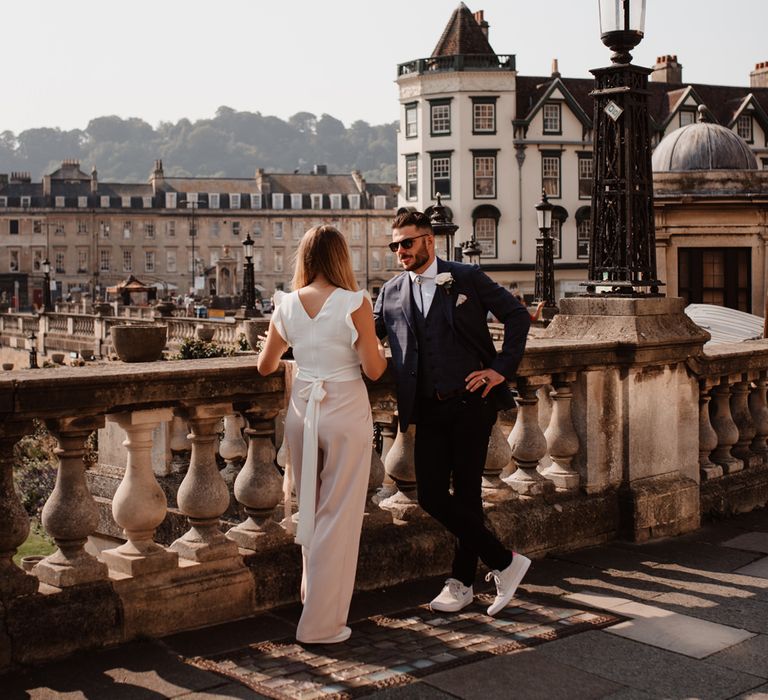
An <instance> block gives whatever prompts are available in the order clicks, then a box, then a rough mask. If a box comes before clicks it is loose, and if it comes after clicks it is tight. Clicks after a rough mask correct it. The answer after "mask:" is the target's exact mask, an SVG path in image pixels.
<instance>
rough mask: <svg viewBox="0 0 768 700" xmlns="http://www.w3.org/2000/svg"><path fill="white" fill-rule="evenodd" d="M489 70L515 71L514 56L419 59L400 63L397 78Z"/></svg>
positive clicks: (462, 56) (456, 56) (474, 55)
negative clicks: (424, 74)
mask: <svg viewBox="0 0 768 700" xmlns="http://www.w3.org/2000/svg"><path fill="white" fill-rule="evenodd" d="M489 70H503V71H513V70H515V56H514V55H513V54H504V55H495V54H491V55H487V54H455V55H453V56H435V57H430V58H417V59H415V60H413V61H408V62H407V63H400V64H399V65H398V66H397V77H398V78H400V77H402V76H405V75H421V74H423V73H438V72H446V71H489Z"/></svg>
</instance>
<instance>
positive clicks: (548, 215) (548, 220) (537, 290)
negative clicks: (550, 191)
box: [533, 190, 557, 318]
mask: <svg viewBox="0 0 768 700" xmlns="http://www.w3.org/2000/svg"><path fill="white" fill-rule="evenodd" d="M553 208H554V207H553V206H552V203H551V202H550V201H549V200H548V199H547V193H546V192H545V191H544V190H542V191H541V201H540V202H539V203H538V204H537V205H536V221H537V223H538V226H539V231H540V232H541V236H539V237H538V238H537V239H536V267H535V273H534V274H535V287H534V293H533V296H534V301H543V302H544V309H543V314H544V318H552V316H554V315H555V314H556V313H557V304H556V303H555V254H554V246H555V242H554V240H553V239H552V236H551V235H550V231H551V229H552V209H553Z"/></svg>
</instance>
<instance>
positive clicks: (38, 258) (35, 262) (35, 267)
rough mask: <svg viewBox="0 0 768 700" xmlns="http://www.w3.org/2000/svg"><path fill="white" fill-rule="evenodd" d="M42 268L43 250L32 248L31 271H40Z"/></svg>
mask: <svg viewBox="0 0 768 700" xmlns="http://www.w3.org/2000/svg"><path fill="white" fill-rule="evenodd" d="M42 269H43V251H42V249H41V248H34V249H33V250H32V271H33V272H40V271H41V270H42Z"/></svg>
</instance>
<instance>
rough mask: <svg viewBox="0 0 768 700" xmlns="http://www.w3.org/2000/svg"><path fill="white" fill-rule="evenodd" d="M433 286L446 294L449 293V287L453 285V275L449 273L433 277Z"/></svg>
mask: <svg viewBox="0 0 768 700" xmlns="http://www.w3.org/2000/svg"><path fill="white" fill-rule="evenodd" d="M435 284H436V285H437V286H438V287H442V288H443V289H444V290H445V293H446V294H450V293H451V285H452V284H453V275H452V274H451V273H450V272H441V273H439V274H438V275H435Z"/></svg>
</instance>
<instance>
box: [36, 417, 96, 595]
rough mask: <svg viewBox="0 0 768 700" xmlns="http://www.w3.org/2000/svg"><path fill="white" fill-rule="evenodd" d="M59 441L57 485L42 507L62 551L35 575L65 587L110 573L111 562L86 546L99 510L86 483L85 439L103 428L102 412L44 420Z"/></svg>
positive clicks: (40, 565)
mask: <svg viewBox="0 0 768 700" xmlns="http://www.w3.org/2000/svg"><path fill="white" fill-rule="evenodd" d="M46 425H47V426H48V429H49V430H50V431H51V433H53V435H54V436H55V437H56V439H57V440H58V442H59V448H58V449H57V450H56V454H57V455H58V457H59V469H58V472H57V474H56V486H55V487H54V489H53V493H51V496H50V498H49V499H48V500H47V501H46V503H45V506H44V507H43V517H42V520H43V526H44V527H45V530H46V532H47V533H48V534H49V535H50V536H51V537H53V539H54V541H55V542H56V545H57V546H58V550H57V551H55V552H54V553H53V554H51V555H50V556H47V557H46V558H45V559H43V560H42V561H41V562H40V563H39V564H38V565H37V566H36V567H35V570H34V573H35V575H36V576H37V577H38V578H39V579H40V580H41V581H42V582H43V583H48V584H50V585H51V586H58V587H59V588H63V587H65V586H74V585H75V584H78V583H88V582H90V581H98V580H100V579H104V578H106V577H107V566H106V564H104V563H103V562H100V561H99V560H98V559H96V557H93V556H91V555H90V554H88V553H87V552H86V551H85V543H86V541H87V539H88V535H90V534H91V533H93V532H94V531H95V530H96V526H97V525H98V522H99V511H98V507H97V506H96V502H95V501H94V500H93V496H91V494H90V492H89V491H88V486H87V484H86V482H85V463H84V462H83V455H84V454H85V450H86V447H85V441H86V440H87V439H88V436H89V435H90V434H91V433H92V432H93V431H94V430H98V429H99V428H103V427H104V416H82V417H77V418H58V419H51V420H49V421H46Z"/></svg>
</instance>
